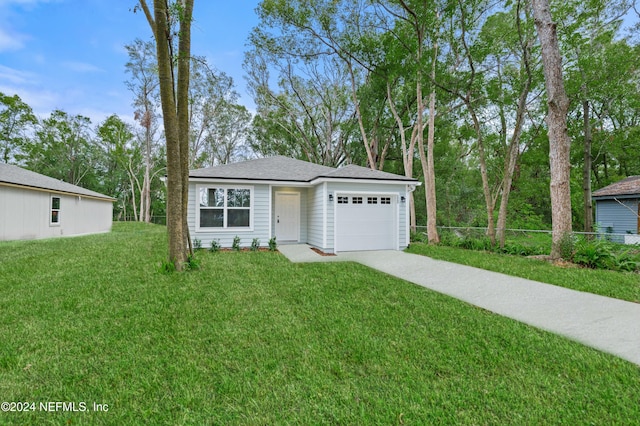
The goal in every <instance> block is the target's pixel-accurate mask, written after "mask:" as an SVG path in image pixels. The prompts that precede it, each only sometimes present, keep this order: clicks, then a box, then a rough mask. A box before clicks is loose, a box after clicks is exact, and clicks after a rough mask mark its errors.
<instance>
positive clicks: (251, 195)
mask: <svg viewBox="0 0 640 426" xmlns="http://www.w3.org/2000/svg"><path fill="white" fill-rule="evenodd" d="M201 189H223V190H224V197H225V204H226V199H227V190H228V189H248V190H249V226H248V227H244V226H240V227H226V228H224V227H221V228H215V227H211V228H206V227H201V226H200V190H201ZM195 208H196V224H195V225H196V232H252V231H253V221H254V218H253V212H254V210H255V189H254V187H253V186H251V185H233V184H231V185H229V184H223V185H220V184H210V185H204V184H202V185H196V193H195ZM224 210H225V211H226V210H227V207H226V206H225V207H224Z"/></svg>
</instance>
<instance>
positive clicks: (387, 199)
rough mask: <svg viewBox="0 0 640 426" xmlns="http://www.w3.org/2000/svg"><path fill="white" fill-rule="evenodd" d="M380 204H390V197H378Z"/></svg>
mask: <svg viewBox="0 0 640 426" xmlns="http://www.w3.org/2000/svg"><path fill="white" fill-rule="evenodd" d="M380 204H391V197H380Z"/></svg>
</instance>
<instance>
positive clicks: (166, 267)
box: [160, 260, 176, 274]
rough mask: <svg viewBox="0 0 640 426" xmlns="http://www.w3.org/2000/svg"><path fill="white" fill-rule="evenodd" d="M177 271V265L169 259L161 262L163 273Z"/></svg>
mask: <svg viewBox="0 0 640 426" xmlns="http://www.w3.org/2000/svg"><path fill="white" fill-rule="evenodd" d="M175 271H176V265H174V264H173V262H170V261H168V260H163V261H162V262H161V263H160V272H161V273H163V274H171V273H173V272H175Z"/></svg>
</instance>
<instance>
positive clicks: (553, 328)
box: [278, 245, 640, 365]
mask: <svg viewBox="0 0 640 426" xmlns="http://www.w3.org/2000/svg"><path fill="white" fill-rule="evenodd" d="M278 249H279V250H280V252H281V253H283V254H284V255H285V256H286V257H287V258H289V259H290V260H291V261H292V262H335V261H353V262H358V263H361V264H363V265H366V266H369V267H371V268H373V269H377V270H379V271H382V272H385V273H387V274H389V275H393V276H396V277H398V278H402V279H404V280H406V281H410V282H412V283H415V284H418V285H421V286H423V287H426V288H429V289H431V290H435V291H437V292H440V293H444V294H447V295H449V296H452V297H455V298H456V299H460V300H464V301H465V302H468V303H471V304H473V305H475V306H478V307H481V308H483V309H487V310H489V311H492V312H495V313H497V314H500V315H503V316H506V317H509V318H513V319H515V320H518V321H521V322H523V323H526V324H529V325H532V326H534V327H538V328H541V329H544V330H547V331H550V332H553V333H556V334H559V335H562V336H565V337H567V338H569V339H572V340H576V341H578V342H581V343H583V344H585V345H587V346H591V347H593V348H596V349H599V350H601V351H604V352H608V353H610V354H613V355H616V356H618V357H620V358H623V359H626V360H627V361H631V362H632V363H635V364H637V365H640V304H637V303H632V302H626V301H623V300H619V299H612V298H609V297H604V296H598V295H595V294H591V293H584V292H580V291H575V290H569V289H566V288H563V287H557V286H554V285H550V284H544V283H540V282H536V281H531V280H526V279H524V278H517V277H512V276H509V275H504V274H500V273H497V272H490V271H486V270H483V269H478V268H473V267H470V266H464V265H458V264H455V263H450V262H444V261H440V260H434V259H431V258H429V257H425V256H419V255H415V254H409V253H403V252H400V251H368V252H349V253H340V254H338V255H337V256H320V255H318V254H317V253H315V252H314V251H312V250H311V249H310V248H309V246H307V245H291V246H284V245H283V246H280V247H278Z"/></svg>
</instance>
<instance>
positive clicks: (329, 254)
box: [311, 247, 335, 256]
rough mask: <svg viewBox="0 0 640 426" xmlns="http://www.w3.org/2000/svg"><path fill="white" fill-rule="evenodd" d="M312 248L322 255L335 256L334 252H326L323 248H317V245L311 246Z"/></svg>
mask: <svg viewBox="0 0 640 426" xmlns="http://www.w3.org/2000/svg"><path fill="white" fill-rule="evenodd" d="M311 250H313V251H315V252H316V253H318V254H319V255H320V256H335V254H334V253H325V252H323V251H322V250H320V249H318V248H315V247H311Z"/></svg>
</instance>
